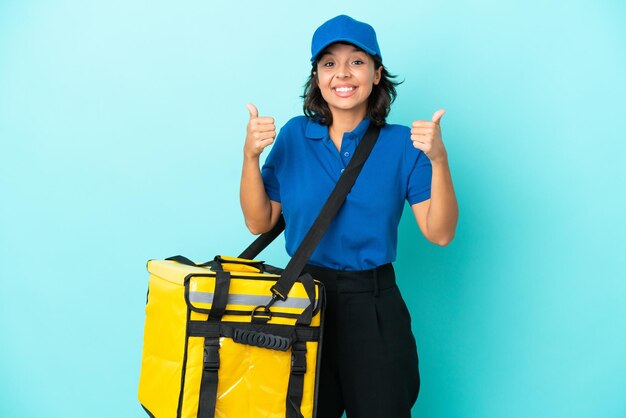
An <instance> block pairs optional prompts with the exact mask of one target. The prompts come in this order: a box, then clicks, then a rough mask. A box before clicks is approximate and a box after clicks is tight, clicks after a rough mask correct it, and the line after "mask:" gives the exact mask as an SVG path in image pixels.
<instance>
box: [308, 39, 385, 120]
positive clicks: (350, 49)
mask: <svg viewBox="0 0 626 418" xmlns="http://www.w3.org/2000/svg"><path fill="white" fill-rule="evenodd" d="M382 68H383V67H382V66H381V67H378V69H377V70H375V69H374V59H373V57H372V56H370V55H369V54H367V53H366V52H364V51H361V50H360V49H358V48H357V47H355V46H354V45H348V44H340V43H336V44H333V45H331V46H329V47H328V48H326V50H325V52H323V53H322V56H321V57H320V59H319V61H318V63H317V85H318V87H319V88H320V91H321V93H322V97H323V98H324V100H325V101H326V103H327V104H328V107H329V109H330V111H331V113H332V115H333V119H334V118H336V117H341V116H342V115H347V114H349V116H350V117H354V116H358V117H361V118H364V117H365V115H366V114H367V100H368V98H369V96H370V93H371V92H372V87H373V86H374V85H377V84H378V83H379V82H380V78H381V72H382Z"/></svg>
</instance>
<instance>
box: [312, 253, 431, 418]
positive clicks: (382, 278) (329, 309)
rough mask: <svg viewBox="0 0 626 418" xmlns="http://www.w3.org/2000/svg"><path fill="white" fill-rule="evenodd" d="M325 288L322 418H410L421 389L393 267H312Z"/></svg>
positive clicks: (319, 414) (408, 323) (407, 318)
mask: <svg viewBox="0 0 626 418" xmlns="http://www.w3.org/2000/svg"><path fill="white" fill-rule="evenodd" d="M305 271H306V272H309V273H311V275H312V276H313V277H314V278H315V279H317V280H319V281H321V282H322V283H324V286H325V288H326V296H327V298H326V300H327V304H326V312H325V318H324V333H323V340H322V360H321V361H322V363H321V369H320V376H319V379H320V380H319V394H318V403H317V418H340V417H341V415H342V414H343V412H344V410H345V412H346V414H347V416H348V418H405V417H410V416H411V407H412V406H413V405H414V404H415V401H416V400H417V395H418V393H419V387H420V377H419V368H418V358H417V348H416V345H415V338H414V337H413V333H412V331H411V318H410V315H409V311H408V309H407V307H406V304H405V303H404V300H403V299H402V296H401V295H400V291H399V289H398V286H397V285H396V280H395V274H394V270H393V266H392V265H391V264H386V265H383V266H380V267H378V268H376V269H373V270H364V271H338V270H331V269H326V268H323V267H317V266H312V265H307V267H306V268H305Z"/></svg>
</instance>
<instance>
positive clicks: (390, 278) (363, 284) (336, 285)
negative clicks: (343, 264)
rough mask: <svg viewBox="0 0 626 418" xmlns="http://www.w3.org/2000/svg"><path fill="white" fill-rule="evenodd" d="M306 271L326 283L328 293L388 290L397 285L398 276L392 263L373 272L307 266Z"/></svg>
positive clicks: (372, 270)
mask: <svg viewBox="0 0 626 418" xmlns="http://www.w3.org/2000/svg"><path fill="white" fill-rule="evenodd" d="M304 271H305V272H307V273H310V274H311V275H312V276H313V278H314V279H316V280H319V281H320V282H322V283H324V287H325V288H326V291H327V292H339V293H363V292H374V293H376V294H377V293H378V291H379V290H384V289H388V288H390V287H394V286H395V285H396V275H395V273H394V270H393V266H392V265H391V263H388V264H383V265H382V266H378V267H376V268H374V269H371V270H352V271H346V270H334V269H330V268H326V267H320V266H314V265H312V264H307V265H306V266H305V267H304Z"/></svg>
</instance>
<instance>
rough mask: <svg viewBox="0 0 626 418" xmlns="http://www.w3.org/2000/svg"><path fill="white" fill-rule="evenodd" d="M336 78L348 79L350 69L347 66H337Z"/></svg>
mask: <svg viewBox="0 0 626 418" xmlns="http://www.w3.org/2000/svg"><path fill="white" fill-rule="evenodd" d="M336 75H337V77H339V78H347V77H350V68H349V67H348V64H345V63H344V64H337V73H336Z"/></svg>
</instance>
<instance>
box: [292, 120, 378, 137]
mask: <svg viewBox="0 0 626 418" xmlns="http://www.w3.org/2000/svg"><path fill="white" fill-rule="evenodd" d="M369 126H370V118H369V117H367V116H366V117H365V119H363V120H362V121H361V122H360V123H359V124H358V125H357V126H356V128H354V130H353V131H352V132H349V133H352V134H354V135H355V136H356V137H357V139H359V140H360V139H361V138H363V135H365V131H367V128H368V127H369ZM304 135H305V136H306V137H307V138H309V139H322V138H326V137H328V126H325V125H320V124H319V123H317V122H315V121H314V120H312V119H309V120H308V121H307V125H306V130H305V133H304Z"/></svg>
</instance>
